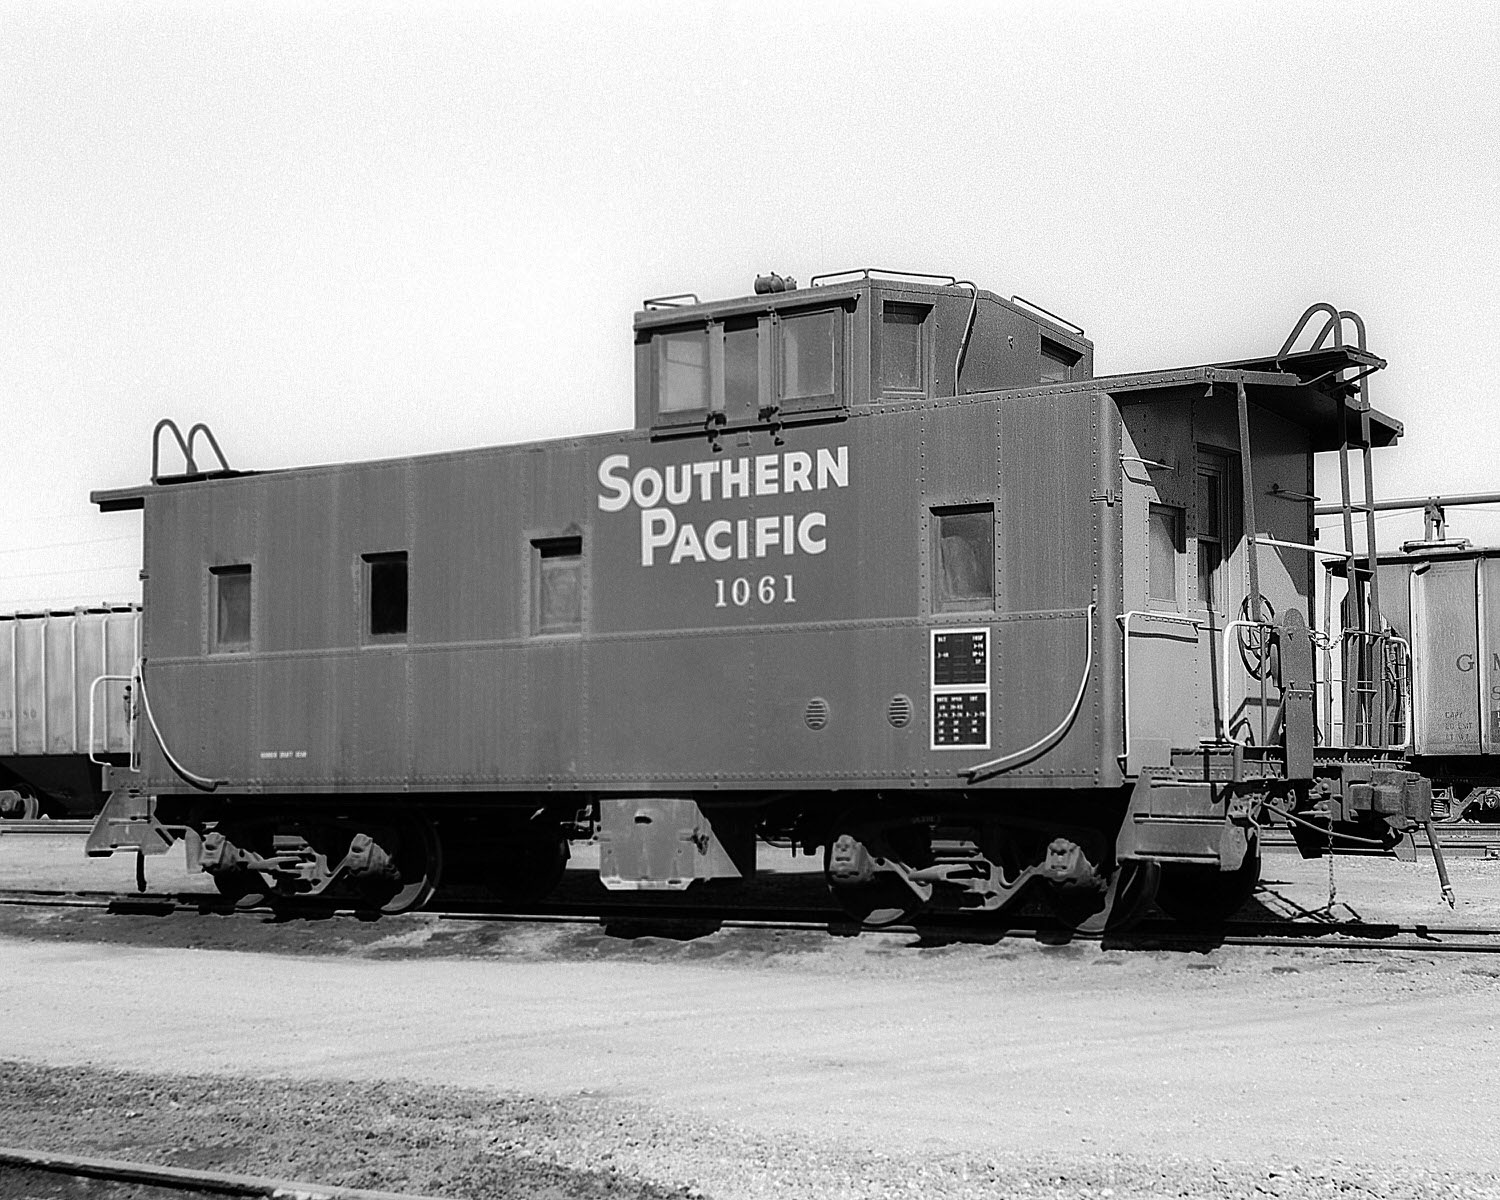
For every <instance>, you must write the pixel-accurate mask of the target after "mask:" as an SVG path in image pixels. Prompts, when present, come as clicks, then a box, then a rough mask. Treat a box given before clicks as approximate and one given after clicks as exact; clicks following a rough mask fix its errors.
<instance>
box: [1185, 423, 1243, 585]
mask: <svg viewBox="0 0 1500 1200" xmlns="http://www.w3.org/2000/svg"><path fill="white" fill-rule="evenodd" d="M1233 475H1234V471H1233V464H1232V462H1231V461H1230V457H1229V455H1227V454H1221V453H1219V452H1218V451H1214V450H1199V451H1198V495H1197V502H1198V507H1197V512H1196V513H1195V514H1194V516H1195V521H1194V526H1195V530H1194V531H1195V534H1196V537H1197V542H1198V604H1199V607H1201V608H1206V609H1209V610H1211V611H1214V612H1227V611H1228V604H1229V555H1230V552H1231V551H1232V549H1233V547H1234V541H1235V536H1236V535H1235V531H1234V514H1235V507H1234V504H1235V500H1236V499H1237V498H1236V497H1235V496H1234V495H1233V492H1234V487H1233V482H1234V481H1233Z"/></svg>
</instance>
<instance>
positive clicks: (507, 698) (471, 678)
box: [409, 638, 584, 787]
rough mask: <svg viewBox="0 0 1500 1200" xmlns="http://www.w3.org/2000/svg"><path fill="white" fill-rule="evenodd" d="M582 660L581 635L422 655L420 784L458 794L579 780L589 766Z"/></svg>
mask: <svg viewBox="0 0 1500 1200" xmlns="http://www.w3.org/2000/svg"><path fill="white" fill-rule="evenodd" d="M583 653H584V650H583V644H582V642H581V641H580V640H579V639H577V638H566V639H564V638H558V639H554V640H550V641H548V642H547V643H544V644H538V645H536V646H532V647H525V648H523V647H519V646H514V645H511V646H483V647H475V648H472V649H466V650H464V651H453V650H442V651H433V652H423V653H413V654H412V655H411V659H410V670H411V678H412V688H411V692H412V711H411V713H410V714H409V720H410V722H411V727H412V774H413V778H414V780H416V781H419V782H421V783H423V784H424V785H430V786H438V785H444V784H449V785H453V786H455V787H472V786H482V785H484V784H489V783H494V784H506V785H512V786H513V785H516V784H524V783H526V782H528V781H531V782H535V783H537V784H538V785H544V784H547V783H560V782H568V781H572V780H576V779H577V778H578V777H579V776H580V775H581V774H582V772H583V769H584V761H583V753H584V745H583V716H584V710H583V702H582V696H583ZM455 696H457V697H462V703H461V704H458V705H455V704H453V702H452V698H453V697H455Z"/></svg>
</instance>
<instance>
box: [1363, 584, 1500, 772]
mask: <svg viewBox="0 0 1500 1200" xmlns="http://www.w3.org/2000/svg"><path fill="white" fill-rule="evenodd" d="M1478 569H1479V595H1480V600H1481V603H1480V605H1479V647H1478V653H1479V655H1480V658H1479V680H1480V686H1481V693H1480V694H1481V699H1480V705H1479V708H1480V725H1481V729H1480V733H1481V748H1482V749H1483V751H1484V753H1485V754H1500V559H1497V558H1481V559H1479V562H1478ZM1384 595H1385V593H1383V592H1382V593H1381V596H1382V598H1384Z"/></svg>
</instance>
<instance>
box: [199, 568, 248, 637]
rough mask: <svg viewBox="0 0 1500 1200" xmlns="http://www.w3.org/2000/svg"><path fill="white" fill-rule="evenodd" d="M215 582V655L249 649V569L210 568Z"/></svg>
mask: <svg viewBox="0 0 1500 1200" xmlns="http://www.w3.org/2000/svg"><path fill="white" fill-rule="evenodd" d="M209 576H210V577H211V579H212V581H213V606H214V640H213V649H214V652H215V653H233V652H234V651H237V650H248V649H250V629H251V626H250V602H251V591H250V566H249V564H248V563H238V564H236V565H234V566H229V567H210V568H209Z"/></svg>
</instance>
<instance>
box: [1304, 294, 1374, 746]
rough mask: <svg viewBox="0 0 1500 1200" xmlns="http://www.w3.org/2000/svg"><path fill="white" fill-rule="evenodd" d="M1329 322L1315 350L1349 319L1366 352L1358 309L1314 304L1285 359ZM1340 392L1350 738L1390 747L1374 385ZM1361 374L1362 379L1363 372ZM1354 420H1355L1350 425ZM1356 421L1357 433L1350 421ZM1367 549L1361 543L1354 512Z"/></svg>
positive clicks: (1340, 333)
mask: <svg viewBox="0 0 1500 1200" xmlns="http://www.w3.org/2000/svg"><path fill="white" fill-rule="evenodd" d="M1320 314H1321V315H1323V316H1324V317H1325V318H1326V319H1325V321H1324V323H1323V327H1322V329H1321V330H1320V331H1319V333H1318V335H1317V337H1316V338H1315V339H1314V340H1313V344H1312V346H1311V347H1310V348H1309V349H1311V350H1321V349H1323V348H1324V347H1325V346H1326V345H1328V344H1329V339H1330V337H1331V338H1332V346H1333V347H1334V348H1335V349H1342V348H1343V346H1344V344H1345V343H1344V326H1345V323H1346V322H1347V323H1348V324H1350V325H1352V326H1353V328H1354V332H1355V337H1356V341H1355V347H1356V348H1357V349H1359V350H1364V349H1365V323H1364V321H1363V320H1362V319H1361V318H1360V316H1359V314H1358V313H1355V312H1351V311H1349V310H1348V309H1343V310H1340V309H1337V308H1335V307H1334V306H1333V305H1331V304H1326V303H1325V304H1314V305H1312V306H1311V307H1310V308H1309V309H1308V310H1307V311H1306V312H1305V313H1303V314H1302V319H1301V320H1299V321H1298V322H1297V325H1296V327H1295V328H1294V329H1293V330H1292V332H1291V335H1290V336H1289V337H1288V338H1287V340H1286V342H1285V344H1284V345H1283V346H1282V347H1281V353H1280V354H1279V355H1278V356H1277V357H1278V359H1280V358H1284V357H1285V356H1286V355H1288V354H1290V353H1291V351H1292V346H1293V345H1294V344H1295V343H1296V341H1297V339H1298V337H1300V336H1301V334H1302V331H1303V330H1304V329H1305V328H1306V327H1307V325H1308V322H1310V321H1311V320H1312V319H1313V318H1314V317H1315V316H1318V315H1320ZM1338 378H1339V380H1340V383H1341V385H1342V386H1336V388H1335V389H1334V390H1335V392H1336V395H1337V400H1338V424H1339V447H1338V451H1339V514H1340V516H1341V517H1342V524H1343V533H1344V561H1345V563H1346V564H1347V570H1348V576H1347V578H1348V596H1347V598H1346V600H1345V611H1344V620H1343V631H1344V653H1343V675H1344V695H1343V712H1344V742H1345V744H1347V745H1351V746H1369V747H1377V748H1385V747H1387V746H1389V745H1390V723H1389V722H1388V721H1387V720H1386V705H1387V701H1388V697H1387V694H1386V678H1385V669H1384V667H1385V640H1386V639H1385V634H1384V627H1383V625H1382V623H1381V619H1380V575H1379V571H1378V570H1377V568H1376V544H1375V508H1376V505H1375V482H1374V475H1373V470H1372V464H1371V461H1370V451H1371V450H1372V449H1373V446H1372V436H1371V430H1370V397H1369V384H1368V383H1361V382H1358V381H1356V380H1344V378H1343V375H1342V372H1341V373H1340V375H1339V377H1338ZM1358 379H1360V380H1362V379H1363V375H1361V376H1359V377H1358ZM1351 417H1353V418H1354V420H1353V421H1352V422H1351ZM1351 424H1353V425H1354V426H1355V431H1354V432H1353V433H1352V434H1351V430H1350V426H1351ZM1351 449H1357V450H1358V451H1359V457H1360V460H1361V461H1360V464H1359V465H1360V474H1361V475H1362V476H1363V484H1364V487H1363V494H1362V495H1361V497H1360V498H1359V499H1358V500H1355V499H1354V497H1353V494H1352V489H1351V487H1350V461H1349V460H1350V450H1351ZM1356 513H1358V514H1360V515H1361V516H1362V517H1363V520H1361V521H1360V522H1359V525H1360V527H1361V532H1362V534H1363V546H1360V547H1356V545H1355V524H1356V523H1355V514H1356Z"/></svg>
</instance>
